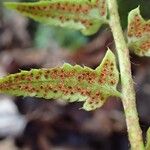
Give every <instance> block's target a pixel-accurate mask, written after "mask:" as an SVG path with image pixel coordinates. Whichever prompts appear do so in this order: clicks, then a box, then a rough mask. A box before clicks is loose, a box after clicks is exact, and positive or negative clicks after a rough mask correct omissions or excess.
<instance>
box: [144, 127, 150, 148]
mask: <svg viewBox="0 0 150 150" xmlns="http://www.w3.org/2000/svg"><path fill="white" fill-rule="evenodd" d="M145 150H150V128H148V130H147V134H146V146H145Z"/></svg>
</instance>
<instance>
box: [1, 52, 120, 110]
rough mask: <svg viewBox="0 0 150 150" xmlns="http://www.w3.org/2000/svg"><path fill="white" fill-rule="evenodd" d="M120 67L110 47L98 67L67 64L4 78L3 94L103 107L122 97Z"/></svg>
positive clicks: (89, 107) (93, 107)
mask: <svg viewBox="0 0 150 150" xmlns="http://www.w3.org/2000/svg"><path fill="white" fill-rule="evenodd" d="M118 75H119V74H118V70H117V67H116V61H115V56H114V54H113V53H112V52H111V51H110V50H108V51H107V53H106V56H105V57H104V59H103V61H102V63H101V65H100V66H98V67H97V68H96V69H95V70H93V69H91V68H88V67H81V66H79V65H75V66H71V65H70V64H64V65H63V66H62V67H55V68H51V69H32V70H31V71H21V72H20V73H17V74H12V75H8V76H6V77H3V78H2V79H0V93H6V94H10V95H14V96H35V97H43V98H45V99H51V98H53V99H57V98H61V99H62V100H67V101H68V102H74V101H84V105H83V109H85V110H87V111H90V110H94V109H96V108H98V107H101V106H102V105H103V104H104V103H105V102H106V100H107V98H108V97H110V96H120V93H119V92H118V91H117V89H116V86H117V84H118V79H119V77H118Z"/></svg>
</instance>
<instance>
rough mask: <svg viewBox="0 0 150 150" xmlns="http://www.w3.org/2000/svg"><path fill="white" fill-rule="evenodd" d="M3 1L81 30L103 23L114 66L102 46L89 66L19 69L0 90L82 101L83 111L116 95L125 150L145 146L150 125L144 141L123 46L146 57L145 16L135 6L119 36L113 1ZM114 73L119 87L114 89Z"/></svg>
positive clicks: (149, 50)
mask: <svg viewBox="0 0 150 150" xmlns="http://www.w3.org/2000/svg"><path fill="white" fill-rule="evenodd" d="M4 5H5V6H6V7H7V8H9V9H13V10H16V11H17V12H19V13H21V14H23V15H24V16H27V17H30V18H32V19H34V20H36V21H39V22H41V23H45V24H48V25H54V26H60V27H66V28H72V29H76V30H80V31H81V32H82V33H83V34H84V35H91V34H94V33H96V32H97V31H98V30H99V28H100V27H101V26H102V25H103V24H108V25H109V26H110V28H111V31H112V34H113V37H114V41H115V45H116V51H117V54H118V61H119V71H118V69H117V66H116V56H115V55H114V54H113V53H112V52H111V50H109V49H108V51H107V53H106V55H105V57H104V59H103V61H102V62H101V64H100V65H99V66H98V67H97V68H96V69H95V70H93V69H91V68H88V67H85V66H84V67H81V66H79V65H75V66H71V65H70V64H64V65H63V66H62V67H55V68H51V69H32V70H31V71H21V72H20V73H17V74H12V75H8V76H6V77H3V78H1V79H0V93H7V94H10V95H15V96H20V95H22V96H35V97H43V98H45V99H51V98H54V99H57V98H61V99H63V100H66V101H67V102H75V101H79V102H80V101H82V102H84V104H83V109H85V110H87V111H91V110H94V109H96V108H99V107H101V106H102V105H103V104H104V103H105V102H106V100H107V98H108V97H110V96H116V97H120V99H121V100H122V103H123V107H124V111H125V116H126V123H127V129H128V135H129V141H130V143H131V149H132V150H149V149H150V136H149V135H150V130H148V132H147V140H146V144H144V142H143V138H142V131H141V128H140V125H139V119H138V113H137V109H136V98H135V90H134V86H133V80H132V75H131V64H130V59H129V49H128V48H130V50H131V51H132V52H134V53H135V54H137V55H139V56H150V40H149V38H150V20H148V21H146V20H144V19H143V18H142V16H141V15H140V11H139V7H138V8H136V9H134V10H132V11H131V12H130V13H129V16H128V27H127V36H126V39H127V40H125V37H124V35H123V31H122V28H121V25H120V18H119V14H118V6H117V2H116V0H41V1H38V2H24V3H23V2H22V3H19V2H6V3H4ZM119 73H120V83H121V91H118V90H117V88H116V87H117V84H118V82H119Z"/></svg>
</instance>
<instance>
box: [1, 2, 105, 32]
mask: <svg viewBox="0 0 150 150" xmlns="http://www.w3.org/2000/svg"><path fill="white" fill-rule="evenodd" d="M4 5H5V6H6V7H7V8H9V9H13V10H16V11H17V12H19V13H21V14H23V15H24V16H27V17H29V18H32V19H34V20H36V21H39V22H41V23H46V24H48V25H54V26H61V27H67V28H72V29H76V30H81V32H82V33H83V34H84V35H91V34H94V33H96V32H97V31H98V29H99V28H100V26H101V25H102V24H103V23H106V16H107V7H106V0H49V1H48V0H46V1H39V2H24V3H23V2H20V3H19V2H6V3H4Z"/></svg>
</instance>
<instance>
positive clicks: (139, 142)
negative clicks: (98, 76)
mask: <svg viewBox="0 0 150 150" xmlns="http://www.w3.org/2000/svg"><path fill="white" fill-rule="evenodd" d="M107 1H108V9H109V13H110V18H109V24H110V27H111V30H112V33H113V37H114V41H115V45H116V50H117V54H118V59H119V67H120V74H121V85H122V103H123V107H124V111H125V116H126V123H127V130H128V136H129V141H130V144H131V149H132V150H144V144H143V139H142V131H141V128H140V125H139V118H138V113H137V109H136V98H135V97H136V96H135V90H134V84H133V79H132V75H131V63H130V58H129V50H128V47H127V44H126V42H125V39H124V36H123V31H122V28H121V25H120V18H119V14H118V5H117V1H116V0H107Z"/></svg>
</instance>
